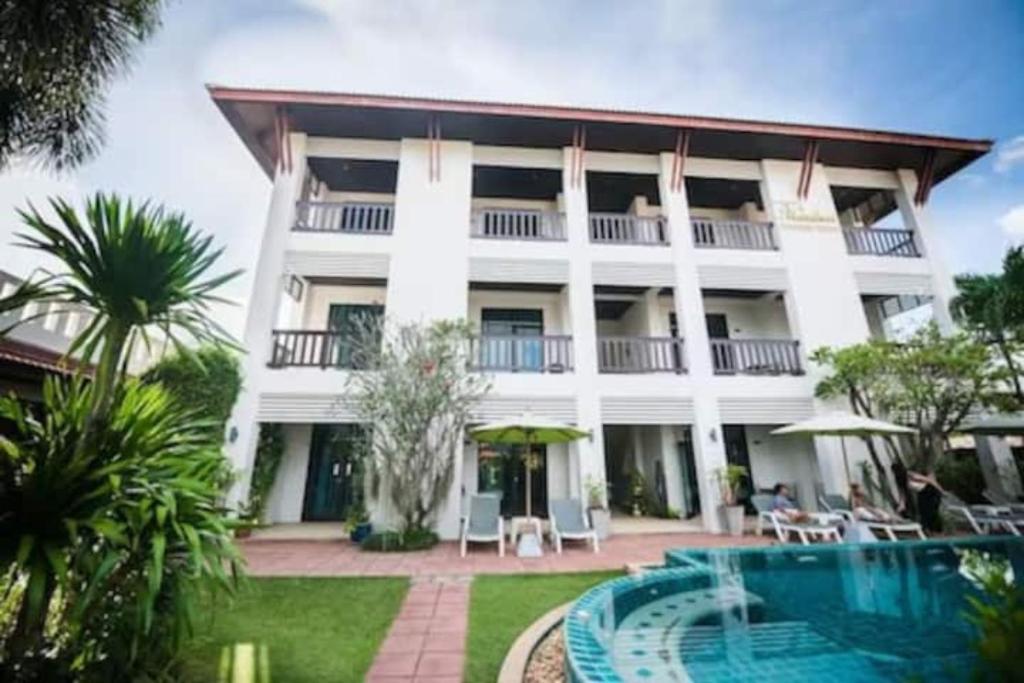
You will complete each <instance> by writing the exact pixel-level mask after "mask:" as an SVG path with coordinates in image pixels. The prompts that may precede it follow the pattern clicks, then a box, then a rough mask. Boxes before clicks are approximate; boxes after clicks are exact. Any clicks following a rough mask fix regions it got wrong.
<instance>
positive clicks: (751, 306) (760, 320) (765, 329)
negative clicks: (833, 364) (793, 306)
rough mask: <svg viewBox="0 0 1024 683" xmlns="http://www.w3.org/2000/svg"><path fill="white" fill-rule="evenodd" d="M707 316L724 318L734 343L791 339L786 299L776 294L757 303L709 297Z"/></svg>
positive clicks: (707, 300)
mask: <svg viewBox="0 0 1024 683" xmlns="http://www.w3.org/2000/svg"><path fill="white" fill-rule="evenodd" d="M704 312H705V313H709V314H711V313H721V314H724V315H725V319H726V322H727V323H728V325H729V337H730V338H731V339H792V336H791V335H790V331H789V323H788V322H787V320H786V305H785V303H784V301H783V297H782V296H781V295H779V294H776V293H774V292H772V293H769V294H766V295H765V296H762V297H759V298H757V299H739V298H732V297H710V296H706V297H704Z"/></svg>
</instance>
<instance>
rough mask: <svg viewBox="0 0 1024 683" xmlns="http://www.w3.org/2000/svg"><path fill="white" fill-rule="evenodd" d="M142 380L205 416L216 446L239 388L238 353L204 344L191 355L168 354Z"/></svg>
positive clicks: (240, 383) (221, 436)
mask: <svg viewBox="0 0 1024 683" xmlns="http://www.w3.org/2000/svg"><path fill="white" fill-rule="evenodd" d="M142 381H143V382H146V383H150V384H152V383H159V384H160V385H161V386H163V388H164V389H165V390H166V391H167V393H168V394H170V395H171V396H172V397H173V398H174V399H175V400H177V401H178V402H179V403H180V404H181V405H183V406H187V407H188V408H189V409H191V410H194V411H196V412H198V413H199V414H200V415H203V416H205V417H206V418H207V419H208V420H209V421H210V423H211V426H210V431H211V435H212V436H213V438H214V440H215V441H216V443H217V444H218V445H219V444H220V442H221V440H222V439H223V438H224V425H226V424H227V421H228V418H229V417H231V408H232V407H234V405H235V401H236V400H237V399H238V392H239V391H241V389H242V373H241V370H240V369H239V364H238V358H237V356H236V355H235V354H234V353H233V352H232V351H230V350H229V349H226V348H224V347H223V346H215V345H208V346H204V347H202V348H200V349H199V350H198V351H196V352H195V353H194V354H190V355H186V354H182V353H175V354H174V355H172V356H168V357H167V358H164V359H162V360H160V362H159V363H157V364H156V365H154V366H153V367H151V368H150V369H149V370H147V371H146V372H145V374H143V376H142Z"/></svg>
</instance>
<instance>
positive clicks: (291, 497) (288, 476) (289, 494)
mask: <svg viewBox="0 0 1024 683" xmlns="http://www.w3.org/2000/svg"><path fill="white" fill-rule="evenodd" d="M282 429H283V431H284V457H283V458H281V467H280V469H279V470H278V471H277V479H275V480H274V486H273V487H272V488H271V489H270V498H269V500H268V501H267V519H268V520H269V521H271V522H278V523H280V522H299V521H302V502H303V499H304V498H305V495H306V473H307V471H308V469H309V447H310V441H311V439H312V438H313V425H310V424H290V425H284V426H283V427H282Z"/></svg>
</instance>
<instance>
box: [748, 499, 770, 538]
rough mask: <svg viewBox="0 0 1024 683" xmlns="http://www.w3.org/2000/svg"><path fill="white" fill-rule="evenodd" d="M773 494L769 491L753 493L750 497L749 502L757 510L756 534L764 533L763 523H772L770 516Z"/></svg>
mask: <svg viewBox="0 0 1024 683" xmlns="http://www.w3.org/2000/svg"><path fill="white" fill-rule="evenodd" d="M773 498H774V496H772V494H770V493H755V494H754V495H752V496H751V497H750V504H751V505H753V506H754V509H755V510H757V535H758V536H760V535H761V534H763V533H764V523H765V522H768V524H772V525H774V523H775V520H774V519H773V518H772V500H773Z"/></svg>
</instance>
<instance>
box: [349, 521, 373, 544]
mask: <svg viewBox="0 0 1024 683" xmlns="http://www.w3.org/2000/svg"><path fill="white" fill-rule="evenodd" d="M372 531H373V525H372V524H370V523H369V522H363V523H362V524H356V525H355V526H354V527H352V529H351V531H349V532H348V539H349V540H350V541H352V542H353V543H362V542H363V539H364V538H366V537H367V536H369V535H370V533H371V532H372Z"/></svg>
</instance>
